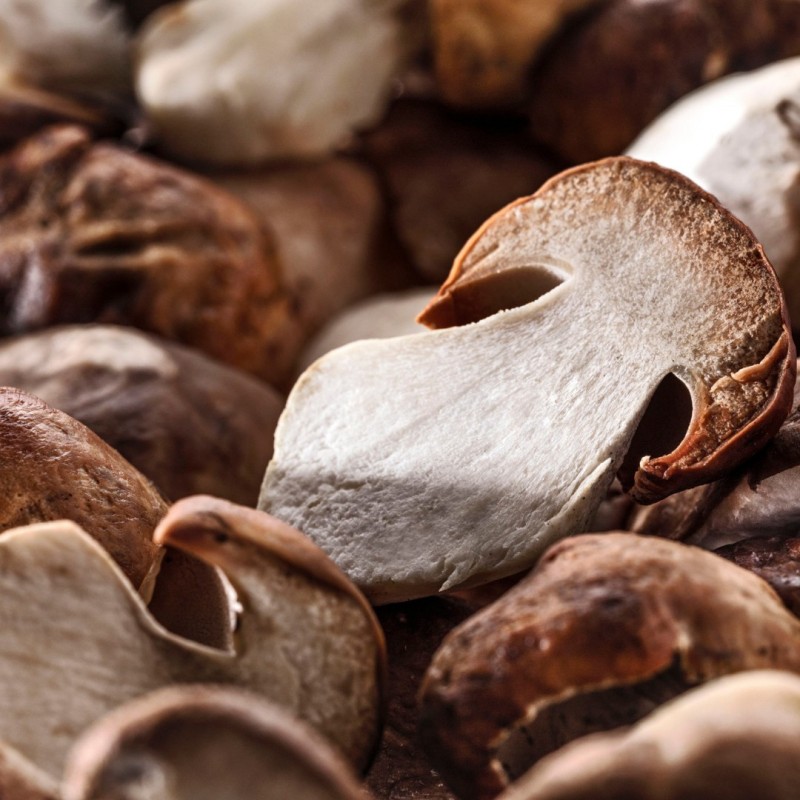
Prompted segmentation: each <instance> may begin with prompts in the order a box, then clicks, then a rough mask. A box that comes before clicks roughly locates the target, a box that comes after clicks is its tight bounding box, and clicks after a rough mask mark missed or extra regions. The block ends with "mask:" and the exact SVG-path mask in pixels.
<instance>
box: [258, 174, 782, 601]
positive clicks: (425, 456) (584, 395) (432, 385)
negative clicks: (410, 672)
mask: <svg viewBox="0 0 800 800" xmlns="http://www.w3.org/2000/svg"><path fill="white" fill-rule="evenodd" d="M562 280H563V283H559V282H560V281H562ZM555 284H559V285H555ZM554 285H555V288H554ZM620 287H625V290H624V291H621V288H620ZM509 305H517V306H520V307H515V308H511V309H510V310H507V311H505V312H504V313H497V312H500V311H501V310H502V309H507V308H509ZM421 318H422V320H423V321H424V322H426V323H428V324H430V325H433V326H436V327H446V326H454V327H451V328H450V329H449V330H439V331H432V332H424V333H420V334H417V335H414V336H407V337H401V338H398V339H388V340H383V341H367V342H358V343H355V344H352V345H349V346H347V347H344V348H342V349H340V350H337V351H334V352H333V353H330V354H329V355H328V356H326V357H324V358H322V359H321V360H320V361H318V362H316V363H315V364H314V365H313V366H312V367H311V368H310V369H309V370H308V371H307V372H306V373H305V374H304V375H303V376H302V377H301V378H300V380H299V381H298V382H297V384H296V385H295V388H294V390H293V392H292V394H291V396H290V398H289V401H288V404H287V406H286V409H285V410H284V413H283V416H282V417H281V420H280V422H279V424H278V429H277V432H276V439H275V455H274V457H273V460H272V462H271V463H270V465H269V467H268V469H267V473H266V476H265V480H264V486H263V488H262V493H261V498H260V500H259V505H260V507H261V508H264V509H265V510H269V511H270V512H271V513H273V514H275V515H276V516H278V517H279V518H281V519H284V520H286V521H287V522H289V523H290V524H293V525H296V526H297V527H299V528H300V529H302V530H304V531H306V532H307V534H308V535H309V536H311V537H312V538H313V539H314V540H315V541H316V542H317V543H319V544H320V546H321V547H322V548H323V549H324V550H326V552H328V553H329V554H330V555H331V556H332V557H333V559H334V561H336V562H337V564H338V565H339V566H340V567H342V569H344V570H345V572H347V573H348V574H349V575H350V577H351V578H352V579H353V580H354V581H355V582H356V583H357V584H358V585H360V586H361V587H362V588H363V589H364V591H365V592H367V593H368V595H369V596H370V597H371V598H372V599H373V600H374V601H376V602H386V601H389V600H399V599H409V598H411V597H415V596H420V595H425V594H431V593H434V592H437V591H441V590H443V589H452V588H456V587H459V586H463V585H470V584H479V583H485V582H488V581H490V580H492V579H496V578H500V577H503V576H504V575H509V574H512V573H514V572H518V571H520V570H522V569H524V568H525V567H527V566H530V565H531V564H532V563H533V562H534V561H535V560H536V558H537V557H538V555H539V554H541V552H542V551H543V550H544V549H545V548H546V547H547V546H548V545H549V544H550V543H552V542H553V541H554V540H556V539H558V538H561V537H563V536H566V535H569V534H573V533H576V532H579V531H580V530H582V529H583V527H584V526H585V525H586V524H587V523H588V521H589V519H590V518H591V516H592V515H593V513H594V512H595V510H596V508H597V506H598V505H599V504H600V502H601V500H602V499H603V497H604V496H605V494H606V490H607V488H608V486H609V485H610V483H611V481H612V480H613V477H614V474H615V473H616V472H617V471H618V470H619V469H620V468H621V466H622V465H623V462H624V459H625V455H626V452H627V450H628V448H629V446H630V443H631V440H632V439H633V436H634V433H635V431H636V427H637V424H638V422H639V420H640V418H641V417H642V415H643V414H644V411H645V409H646V408H647V406H648V402H649V400H650V398H651V396H652V395H653V394H654V393H655V392H656V390H657V387H658V386H659V384H660V383H661V382H662V380H663V379H664V378H665V376H667V375H669V374H674V375H675V376H677V378H679V379H680V381H681V382H682V383H683V384H685V386H686V388H687V390H688V392H689V393H690V395H691V399H692V404H693V406H694V414H693V417H692V419H691V421H690V423H691V424H690V425H689V430H688V431H687V433H686V435H685V437H684V439H683V441H682V442H681V443H680V444H679V445H678V446H677V447H676V448H675V449H674V450H672V451H671V452H669V453H666V454H664V453H658V452H656V453H643V454H642V455H643V456H644V457H643V458H642V460H641V463H640V465H639V468H638V470H636V471H635V475H634V476H633V493H634V495H635V496H636V497H638V498H639V499H644V500H648V501H651V500H655V499H657V498H659V497H662V496H664V495H666V494H668V493H670V492H673V491H677V490H679V489H683V488H686V487H688V486H691V485H693V484H696V483H702V482H704V481H709V480H712V479H714V478H715V477H716V476H718V475H720V474H722V473H724V472H726V471H728V470H730V469H731V468H732V467H733V466H734V465H735V464H736V463H738V462H739V461H741V460H743V459H744V458H745V457H746V456H747V455H749V454H751V453H752V452H753V451H754V449H756V448H757V447H759V446H761V445H763V444H764V443H765V442H766V441H767V440H768V438H769V437H770V436H772V435H774V433H775V432H776V431H777V429H778V427H779V426H780V423H781V422H782V420H783V418H784V417H785V415H786V414H787V413H788V411H789V406H790V403H791V393H792V388H793V386H794V373H795V358H794V349H793V345H792V343H791V341H790V337H789V333H788V323H787V320H786V316H785V309H784V307H783V300H782V297H781V294H780V290H779V288H778V285H777V281H776V280H775V276H774V273H773V272H772V270H771V268H770V266H769V264H768V262H767V261H766V260H765V259H764V257H763V254H762V252H761V250H760V248H759V247H758V244H757V243H756V241H755V240H754V239H753V237H752V235H751V234H750V232H749V231H748V230H747V229H746V228H745V227H744V226H743V225H741V224H740V223H739V222H738V221H736V220H735V219H734V218H733V217H731V216H730V215H729V214H728V213H727V212H725V211H724V210H723V209H721V208H720V207H719V205H718V204H717V203H716V202H715V201H714V200H713V199H712V198H711V197H709V196H708V195H706V194H705V193H703V192H702V191H700V190H699V189H697V188H696V187H695V186H694V185H693V184H691V183H690V182H688V181H687V180H686V179H684V178H682V177H681V176H679V175H677V174H676V173H673V172H669V171H667V170H663V169H661V168H659V167H657V166H655V165H649V164H644V163H642V162H637V161H634V160H631V159H625V158H622V159H609V160H607V161H603V162H599V163H597V164H593V165H587V166H584V167H580V168H577V169H575V170H571V171H569V172H566V173H563V174H562V175H560V176H558V177H556V178H553V179H552V180H551V181H549V182H548V183H546V184H545V186H544V187H543V188H542V189H541V190H540V191H539V192H537V194H535V195H534V196H533V197H531V198H527V199H524V200H520V201H517V202H516V203H513V204H512V205H511V206H509V207H508V208H506V209H504V210H503V211H501V212H499V213H498V214H496V215H495V216H494V217H492V218H491V219H490V220H489V221H488V222H487V223H486V224H485V225H484V226H483V227H482V228H481V229H480V230H479V231H478V233H476V234H475V236H473V238H472V239H471V240H470V241H469V242H468V243H467V245H466V246H465V248H464V249H463V250H462V252H461V254H460V256H459V258H458V259H457V260H456V263H455V266H454V268H453V272H452V273H451V276H450V278H449V279H448V281H447V282H446V283H445V284H444V286H443V287H442V289H441V290H440V293H439V295H438V296H437V298H435V299H434V301H433V302H432V303H431V305H429V306H428V308H427V309H426V311H425V312H424V313H423V315H422V317H421ZM475 320H479V321H478V322H477V324H474V325H466V324H464V323H467V322H472V321H475ZM620 376H624V380H623V379H621V377H620ZM686 423H687V424H689V420H686ZM628 477H629V478H630V476H628ZM626 488H628V487H626Z"/></svg>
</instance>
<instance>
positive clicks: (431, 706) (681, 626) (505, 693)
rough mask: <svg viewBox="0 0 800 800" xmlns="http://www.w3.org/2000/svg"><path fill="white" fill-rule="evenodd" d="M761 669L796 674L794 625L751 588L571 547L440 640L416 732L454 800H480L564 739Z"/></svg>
mask: <svg viewBox="0 0 800 800" xmlns="http://www.w3.org/2000/svg"><path fill="white" fill-rule="evenodd" d="M762 668H776V669H787V670H792V671H800V621H798V620H797V619H796V618H795V617H793V616H792V615H791V614H790V613H789V612H788V611H787V610H786V609H785V608H784V606H783V605H782V603H781V602H780V600H779V599H778V598H777V597H776V595H775V593H774V592H773V591H772V590H771V589H770V588H769V587H768V586H767V584H766V583H765V582H764V581H762V580H761V579H760V578H758V577H756V576H755V575H752V574H751V573H749V572H747V571H746V570H743V569H740V568H739V567H736V566H735V565H733V564H730V563H728V562H726V561H725V560H724V559H722V558H719V557H718V556H715V555H713V554H711V553H707V552H705V551H703V550H700V549H697V548H690V547H687V546H685V545H682V544H680V543H677V542H670V541H666V540H662V539H656V538H652V537H639V536H635V535H632V534H620V533H607V534H596V535H585V536H578V537H575V538H572V539H568V540H565V541H563V542H560V543H559V544H558V545H556V546H555V547H553V548H552V549H551V550H550V551H549V552H548V553H547V554H546V555H545V556H544V557H543V558H542V560H541V561H540V562H539V565H538V566H537V568H536V569H535V570H534V572H533V573H532V574H531V575H530V576H529V577H528V578H526V579H525V580H524V581H523V582H522V583H520V584H519V585H518V586H517V587H516V588H514V589H512V590H511V591H510V592H508V593H507V594H506V595H504V596H503V597H502V598H501V599H500V600H498V601H497V602H496V603H494V604H493V605H491V606H488V607H487V608H485V609H484V610H483V611H481V612H479V613H478V614H476V615H475V616H474V617H472V618H471V619H469V620H468V621H467V622H466V623H464V624H463V625H461V626H459V627H458V628H456V629H455V631H453V633H451V634H450V635H449V636H448V637H447V639H445V642H444V644H443V645H442V647H441V648H440V650H439V652H438V653H437V654H436V656H435V657H434V660H433V663H432V664H431V667H430V669H429V671H428V674H427V676H426V681H425V684H424V685H423V688H422V693H421V702H422V723H421V732H422V734H423V736H424V739H425V742H426V745H427V749H428V752H429V754H430V755H431V758H432V759H433V763H434V764H435V765H436V767H437V769H439V770H440V772H441V773H442V774H443V775H444V776H445V778H446V779H447V780H448V782H449V783H450V784H451V785H452V786H453V787H454V788H455V790H456V791H457V793H458V795H459V797H463V798H491V797H494V796H495V795H496V794H497V793H498V792H500V791H501V790H502V789H503V788H504V787H505V786H507V785H508V784H509V783H511V782H512V781H513V780H515V779H516V778H518V777H519V776H521V775H522V774H524V772H526V771H527V769H528V768H529V767H530V766H531V765H532V764H533V763H535V762H536V761H537V760H538V759H539V758H541V757H542V756H544V755H547V754H548V753H549V752H552V751H554V750H556V749H557V748H558V747H560V746H562V745H563V744H565V743H566V742H568V741H571V740H572V739H574V738H577V737H579V736H582V735H585V734H587V733H592V732H595V731H603V730H610V729H613V728H616V727H619V726H620V725H626V724H630V723H632V722H635V721H636V720H638V719H640V718H642V717H643V716H645V715H646V714H647V713H649V712H650V711H652V710H653V709H654V708H656V707H657V706H659V705H660V704H662V703H663V702H665V701H666V700H668V699H670V698H672V697H674V696H676V695H677V694H680V693H682V692H683V691H685V690H686V689H687V688H689V687H691V686H693V685H696V684H699V683H703V682H705V681H708V680H711V679H713V678H715V677H719V676H722V675H726V674H729V673H733V672H740V671H745V670H752V669H762Z"/></svg>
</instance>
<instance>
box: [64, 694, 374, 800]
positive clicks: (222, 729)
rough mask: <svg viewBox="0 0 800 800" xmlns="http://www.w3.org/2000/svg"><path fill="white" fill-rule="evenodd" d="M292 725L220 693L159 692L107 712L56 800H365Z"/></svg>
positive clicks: (302, 728)
mask: <svg viewBox="0 0 800 800" xmlns="http://www.w3.org/2000/svg"><path fill="white" fill-rule="evenodd" d="M351 769H352V768H351V767H350V766H349V765H347V764H345V763H344V762H343V761H342V760H341V758H340V757H339V756H338V755H337V754H336V753H334V752H333V750H332V749H331V747H330V745H329V744H328V743H326V742H325V741H324V740H323V739H321V738H320V737H319V736H317V735H316V734H315V733H314V731H313V730H311V729H310V728H308V727H307V726H306V725H304V724H303V723H302V722H300V721H299V720H298V719H295V718H294V717H292V716H291V715H290V714H287V713H286V712H285V711H284V710H283V709H281V708H280V707H278V706H276V705H273V704H272V703H269V702H267V701H266V700H264V699H262V698H261V697H258V696H256V695H251V694H248V693H247V692H242V691H240V690H236V689H230V688H225V689H222V688H212V687H208V686H185V687H176V688H170V689H162V690H161V691H157V692H154V693H153V694H150V695H147V696H145V697H142V698H139V699H137V700H132V701H131V702H130V703H127V704H126V705H123V706H121V707H120V708H118V709H116V710H115V711H112V712H111V713H110V714H109V715H108V716H106V717H104V718H103V719H102V720H100V721H99V722H98V723H97V724H96V725H94V726H93V727H92V728H91V729H90V730H89V731H87V732H86V733H85V734H84V735H83V736H82V737H81V739H80V741H79V742H78V744H77V745H76V747H75V749H74V750H73V752H72V753H71V754H70V758H69V761H68V763H67V769H66V775H65V778H64V788H63V797H64V800H111V798H113V800H143V798H147V800H220V798H224V800H289V798H296V799H300V798H301V799H302V800H367V798H366V797H365V794H364V793H363V791H362V789H361V787H360V786H359V784H358V782H357V781H356V779H355V777H354V776H353V774H352V772H351Z"/></svg>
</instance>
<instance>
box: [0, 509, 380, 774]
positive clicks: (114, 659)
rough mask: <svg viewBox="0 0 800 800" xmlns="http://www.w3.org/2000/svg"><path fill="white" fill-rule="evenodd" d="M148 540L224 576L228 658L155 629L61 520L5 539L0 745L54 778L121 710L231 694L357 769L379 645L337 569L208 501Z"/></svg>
mask: <svg viewBox="0 0 800 800" xmlns="http://www.w3.org/2000/svg"><path fill="white" fill-rule="evenodd" d="M155 538H156V541H157V542H158V543H159V544H162V545H172V546H174V547H176V548H179V549H181V550H182V551H184V552H187V553H190V554H192V555H194V556H196V557H197V558H200V559H201V560H204V561H205V562H206V563H208V564H211V565H213V566H216V567H218V568H219V569H221V570H222V571H223V572H224V573H225V575H226V576H227V577H228V579H229V580H230V582H231V584H232V585H233V587H234V589H235V590H236V593H237V595H238V599H239V601H240V602H241V604H242V607H243V610H242V613H241V615H240V617H239V627H238V629H237V631H236V634H235V639H234V647H233V650H231V651H227V652H226V651H223V650H219V649H214V648H210V647H204V646H202V645H198V644H196V643H194V642H191V641H188V640H186V639H182V638H180V637H177V636H174V635H172V634H170V633H168V632H167V631H166V630H164V629H163V628H162V627H161V626H159V625H158V624H157V623H156V622H155V620H154V619H153V618H152V617H151V616H150V614H149V613H148V612H147V610H146V608H145V607H144V605H143V603H142V601H141V599H140V598H139V597H138V595H136V594H135V593H134V592H133V590H132V589H131V588H130V586H129V584H128V583H127V581H126V580H125V579H124V578H123V577H122V575H121V573H120V572H119V570H118V569H117V567H116V566H115V564H114V563H113V562H112V561H111V559H110V558H109V557H108V556H107V554H106V553H105V551H103V550H102V549H101V548H100V547H99V546H98V545H97V544H95V542H94V541H93V540H92V539H90V538H89V537H88V536H87V535H86V534H85V533H83V531H81V530H80V529H79V528H78V527H77V526H76V525H75V524H74V523H71V522H56V523H48V524H42V525H36V526H29V527H26V528H18V529H15V530H14V531H10V532H8V533H6V534H4V536H3V537H2V538H0V563H1V564H2V570H0V597H2V603H0V617H2V625H0V740H2V741H5V742H6V743H7V744H8V745H9V746H11V747H13V748H15V749H16V750H18V751H19V752H20V753H21V754H22V756H24V757H25V758H26V759H28V760H29V761H31V762H33V764H35V765H36V766H37V767H39V768H40V769H41V770H43V771H44V772H46V773H48V774H50V775H51V776H58V775H60V774H61V770H62V768H63V763H64V759H65V757H66V755H67V752H68V750H69V748H70V747H71V745H72V744H73V743H74V740H75V738H76V737H77V736H78V735H79V734H80V733H81V732H82V731H83V730H85V729H86V728H87V727H88V726H89V725H90V724H92V723H94V722H95V721H96V720H97V719H99V718H100V717H102V716H103V715H105V714H106V713H108V712H109V711H111V710H112V709H113V708H115V707H116V706H118V705H120V704H121V703H123V702H126V701H128V700H131V699H133V698H135V697H137V696H139V695H142V694H145V693H147V692H150V691H153V690H155V689H158V688H161V687H164V686H166V685H168V684H172V683H215V684H232V685H236V686H239V687H241V688H245V689H249V690H250V691H253V692H256V693H259V694H261V695H263V696H265V697H267V698H270V699H272V700H274V701H275V702H277V703H279V704H281V705H282V706H284V707H285V708H287V709H289V710H290V711H292V712H293V713H295V714H297V716H299V717H300V718H301V719H303V720H304V721H305V722H307V723H309V724H310V725H311V726H312V727H314V728H315V729H316V730H317V731H318V732H320V733H322V734H323V735H324V736H325V737H326V738H327V739H328V740H329V741H331V742H332V743H333V744H334V746H335V747H336V748H337V749H338V750H339V751H340V752H341V753H343V754H344V755H345V756H346V757H347V758H348V759H349V760H350V761H351V762H352V763H354V764H355V765H356V766H357V767H363V766H364V764H365V762H366V761H367V760H368V758H369V756H370V754H371V753H372V751H373V749H374V747H375V744H376V738H377V734H378V726H379V717H380V711H379V706H380V693H381V685H382V684H381V681H382V675H383V641H382V637H381V635H380V630H379V628H378V626H377V623H376V621H375V618H374V616H373V615H372V612H371V610H370V609H369V606H368V605H367V603H366V601H365V600H364V599H363V597H362V596H361V595H360V594H359V593H358V592H357V590H356V589H355V588H354V587H352V586H351V585H350V584H349V583H348V582H347V580H346V579H345V578H344V576H343V575H342V574H341V573H340V572H339V570H337V569H336V568H335V567H334V566H333V564H331V563H330V561H329V560H328V559H327V558H326V557H325V556H324V554H322V553H321V552H320V551H319V550H318V548H316V547H314V546H313V545H312V544H311V543H310V542H308V541H307V540H306V539H305V538H304V537H303V536H302V535H301V534H299V533H298V532H297V531H294V530H291V529H290V528H288V526H285V525H283V524H282V523H280V522H278V521H277V520H271V519H269V518H268V517H267V516H266V515H263V514H260V513H259V512H256V511H254V510H252V509H246V508H243V507H241V506H234V505H233V504H230V503H226V502H225V501H222V500H214V499H212V498H204V497H195V498H189V499H186V500H183V501H181V502H179V503H177V504H176V505H175V506H173V507H172V509H171V510H170V512H169V514H168V515H167V517H165V519H164V520H163V521H162V523H161V524H160V526H159V528H158V530H157V531H156V537H155ZM32 598H35V602H32V601H31V599H32ZM343 687H345V689H346V690H343Z"/></svg>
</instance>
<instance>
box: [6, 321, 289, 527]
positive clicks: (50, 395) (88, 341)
mask: <svg viewBox="0 0 800 800" xmlns="http://www.w3.org/2000/svg"><path fill="white" fill-rule="evenodd" d="M0 385H5V386H16V387H19V388H21V389H24V390H25V391H26V392H30V393H31V394H35V395H36V396H37V397H40V398H41V399H42V400H44V401H45V402H46V403H48V404H49V405H51V406H54V407H56V408H59V409H60V410H62V411H64V412H65V413H67V414H69V415H70V416H71V417H73V418H75V419H77V420H78V421H80V422H82V423H83V424H84V425H86V426H87V427H88V428H90V429H91V430H93V431H94V432H95V433H96V434H97V435H98V436H100V438H101V439H103V440H104V441H105V442H107V443H108V444H110V445H111V446H112V447H114V448H115V449H116V450H118V451H119V452H120V453H121V454H122V455H123V456H124V457H125V458H126V459H127V460H128V461H129V462H130V463H131V464H133V466H135V467H136V468H137V469H138V470H140V471H141V472H142V473H143V474H144V475H146V476H147V477H148V478H149V479H150V480H151V481H153V482H154V483H155V484H156V486H158V488H159V489H160V490H161V492H163V494H164V495H166V496H167V497H169V498H171V499H173V500H177V499H179V498H181V497H186V496H188V495H191V494H202V493H205V494H212V495H215V496H217V497H223V498H224V499H226V500H231V501H233V502H239V503H242V504H244V505H255V502H256V499H257V497H258V489H259V485H260V483H261V479H262V478H263V476H264V469H265V468H266V466H267V463H268V462H269V459H270V457H271V456H272V436H273V432H274V430H275V426H276V424H277V422H278V416H279V415H280V412H281V409H282V408H283V399H282V398H281V397H280V395H279V394H278V393H277V392H276V391H275V390H274V389H272V388H271V387H269V386H267V385H266V384H263V383H260V382H259V381H257V380H256V379H255V378H253V377H251V376H250V375H246V374H245V373H242V372H239V371H238V370H235V369H232V368H230V367H228V366H225V365H224V364H220V363H218V362H216V361H212V360H211V359H210V358H207V357H206V356H204V355H203V354H202V353H198V352H196V351H192V350H189V349H188V348H185V347H182V346H180V345H177V344H174V343H172V342H168V341H166V340H162V339H158V338H156V337H155V336H148V335H146V334H144V333H141V332H140V331H137V330H134V329H132V328H119V327H114V326H110V325H78V326H71V327H63V328H51V329H48V330H45V331H41V332H38V333H33V334H28V335H26V336H20V337H17V338H14V339H10V340H5V341H0ZM163 510H164V511H166V509H165V508H164V509H163ZM160 516H161V514H159V518H160ZM82 524H84V526H86V525H87V524H88V521H83V523H82ZM154 527H155V522H153V524H152V526H151V527H150V531H151V532H152V529H153V528H154Z"/></svg>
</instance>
